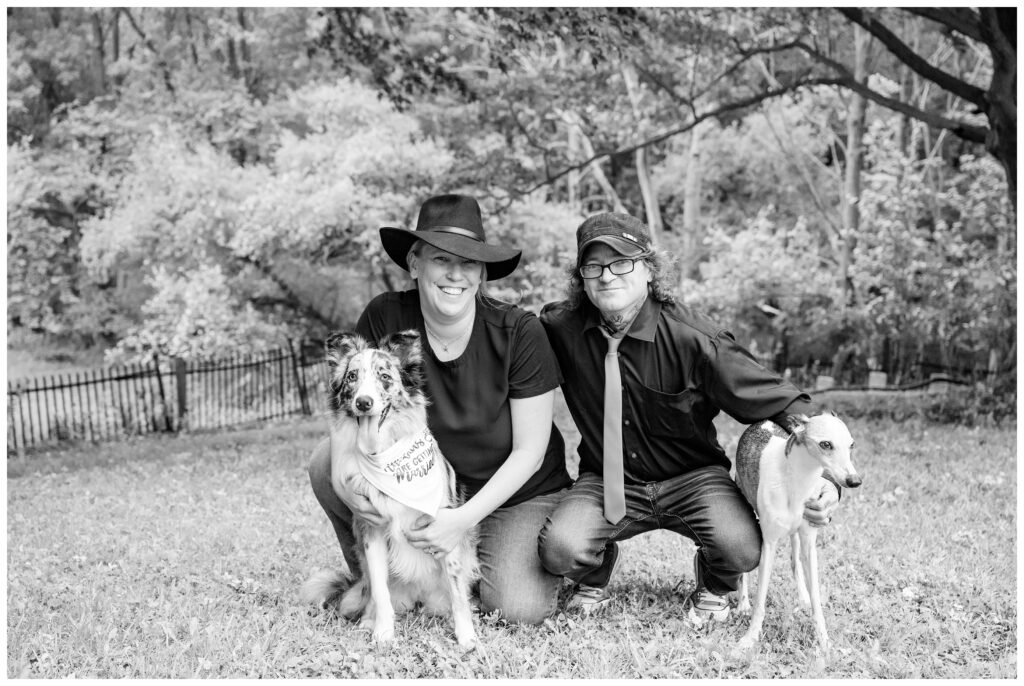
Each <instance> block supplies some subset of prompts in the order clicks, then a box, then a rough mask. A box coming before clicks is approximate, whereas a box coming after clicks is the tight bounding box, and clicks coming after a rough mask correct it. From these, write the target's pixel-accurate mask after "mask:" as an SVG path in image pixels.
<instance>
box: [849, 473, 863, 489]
mask: <svg viewBox="0 0 1024 686" xmlns="http://www.w3.org/2000/svg"><path fill="white" fill-rule="evenodd" d="M860 484H861V480H860V474H851V475H850V476H848V477H846V485H847V486H849V487H850V488H857V487H858V486H860Z"/></svg>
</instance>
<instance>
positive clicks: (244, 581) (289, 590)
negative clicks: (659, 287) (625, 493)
mask: <svg viewBox="0 0 1024 686" xmlns="http://www.w3.org/2000/svg"><path fill="white" fill-rule="evenodd" d="M850 424H851V429H852V431H853V433H854V436H855V438H856V439H857V442H858V446H859V448H858V454H857V456H856V457H857V466H858V468H859V470H860V472H861V474H862V475H863V477H864V479H865V483H864V486H863V487H862V488H860V489H859V490H847V491H846V492H845V494H844V498H843V502H842V505H841V509H840V511H839V513H838V514H837V516H836V518H835V520H834V522H833V524H832V526H831V527H829V528H828V530H827V531H826V532H824V533H823V534H822V535H821V536H819V539H818V540H819V546H820V551H819V553H820V555H819V559H820V562H821V566H822V578H823V596H824V598H825V616H826V621H827V623H828V625H829V630H830V634H831V636H832V639H833V643H834V646H833V648H832V650H831V651H830V652H829V653H828V654H825V655H819V654H817V652H816V651H815V648H814V639H813V630H812V627H811V623H810V618H809V616H808V614H807V613H806V612H805V611H803V610H794V611H790V610H788V609H787V608H788V607H790V602H789V600H790V598H792V597H793V584H792V577H791V575H790V573H789V569H788V564H785V563H784V560H781V559H780V563H779V564H777V565H776V569H777V572H776V574H775V577H774V578H773V588H772V592H771V594H770V596H769V608H768V617H767V619H766V621H765V626H764V632H763V637H762V641H761V643H760V644H759V646H758V649H757V651H756V652H755V653H754V654H753V655H752V656H749V657H747V658H733V657H731V656H730V654H729V651H730V648H731V647H732V645H733V644H734V643H735V641H736V640H737V639H738V638H739V637H740V636H741V635H742V633H743V631H744V630H745V628H746V623H747V620H746V618H745V617H735V618H732V619H730V620H729V621H728V622H726V623H724V624H722V625H716V626H711V627H705V628H702V629H697V628H695V627H693V626H692V625H690V624H689V623H688V622H687V621H686V619H685V617H684V615H683V613H682V612H681V610H680V600H681V598H682V595H681V593H685V592H688V591H689V590H690V589H691V588H692V586H693V579H692V570H691V560H692V547H691V546H690V544H689V543H688V542H686V541H685V539H682V538H680V537H678V536H675V535H673V534H669V533H667V532H655V533H654V534H649V535H646V536H641V537H638V538H635V539H632V540H631V541H627V542H626V543H624V544H623V545H622V558H621V562H620V565H619V567H618V569H617V571H616V575H615V578H614V579H613V581H612V591H613V592H614V594H615V595H616V601H615V602H614V603H613V605H612V607H611V608H610V609H609V611H608V612H606V613H605V614H604V615H602V616H600V617H599V618H593V619H590V620H586V621H583V620H581V619H579V618H577V617H567V616H565V615H559V616H557V617H555V618H553V619H552V620H550V621H549V623H548V625H546V626H542V627H518V626H509V625H506V624H503V623H502V622H500V621H497V620H495V619H494V618H492V617H478V618H477V619H476V622H477V626H478V632H479V635H480V638H481V642H482V649H481V650H478V651H476V652H472V653H469V654H466V655H463V654H461V653H460V651H459V650H458V648H457V646H456V644H455V642H454V639H453V636H452V632H451V628H450V623H449V621H448V620H447V619H446V618H442V619H436V618H425V617H422V616H418V615H414V616H406V617H403V618H401V619H400V620H399V622H398V625H397V628H398V641H397V643H396V645H395V646H394V647H391V648H378V647H376V646H374V645H373V643H372V641H371V640H370V637H369V634H368V632H367V631H363V630H360V629H358V628H356V626H355V625H354V624H350V623H347V622H345V621H343V620H338V619H337V618H334V617H332V616H330V615H328V614H326V613H320V614H317V613H315V612H314V613H311V612H310V609H309V608H307V607H304V606H301V605H300V604H299V603H298V601H297V599H296V593H297V589H298V587H299V585H300V584H301V582H302V581H303V580H304V579H305V578H306V577H307V576H308V575H309V573H310V572H311V571H312V570H313V569H315V568H318V567H327V566H337V565H340V564H341V554H340V551H339V550H338V548H337V543H336V541H335V539H334V535H333V533H332V532H331V530H330V527H329V525H328V522H327V519H326V517H325V516H324V515H323V514H322V512H321V511H320V508H319V506H318V505H317V503H316V501H315V500H314V498H313V495H312V493H311V491H310V489H309V484H308V480H307V477H306V473H305V465H306V459H307V456H308V455H309V452H310V450H311V449H312V447H313V445H314V444H315V443H316V441H317V440H318V439H319V438H320V437H321V436H322V435H323V422H322V421H320V420H305V421H300V422H294V423H288V424H275V425H272V426H268V427H264V428H261V429H248V430H238V431H233V432H229V433H218V434H196V435H188V436H181V437H172V436H166V437H152V438H145V439H137V440H132V441H129V442H124V443H113V444H104V445H84V446H78V447H73V448H70V449H64V450H61V451H54V452H49V453H38V454H30V455H29V457H28V459H27V460H25V461H24V462H22V461H19V460H17V459H11V460H9V461H8V482H7V498H8V504H7V515H8V519H7V575H8V576H7V663H8V676H9V677H47V678H59V677H67V676H71V675H74V676H76V677H103V678H118V677H131V678H144V677H156V678H160V677H176V678H187V677H242V678H245V677H249V678H255V677H263V678H278V677H309V676H325V677H326V676H335V677H364V678H372V677H406V678H414V677H415V678H420V677H425V678H445V677H456V678H458V677H473V678H492V677H501V678H534V677H554V678H559V677H572V678H602V677H607V678H615V677H626V678H630V677H644V678H648V677H680V678H693V677H702V678H737V677H757V678H776V677H867V678H872V677H873V678H908V677H921V678H933V677H942V678H983V677H1001V678H1014V677H1016V674H1017V667H1016V660H1017V654H1016V643H1017V629H1016V627H1017V610H1016V606H1017V604H1016V566H1015V565H1016V483H1017V480H1016V461H1015V443H1016V431H1015V428H1014V427H1012V426H1010V427H1006V428H1001V429H992V428H989V429H983V428H972V429H966V428H962V427H955V426H931V425H924V424H920V423H917V422H910V423H904V424H900V425H897V424H894V423H891V422H889V423H884V424H878V423H871V424H868V423H866V422H864V421H862V420H853V421H851V422H850ZM735 435H736V434H735V427H734V426H726V427H725V429H724V434H723V439H724V443H725V444H726V445H729V444H730V443H734V440H735ZM780 555H788V546H784V550H783V552H782V553H780ZM679 582H682V584H681V586H680V587H679V588H678V589H676V586H677V584H678V583H679Z"/></svg>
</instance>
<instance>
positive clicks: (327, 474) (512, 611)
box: [309, 439, 566, 624]
mask: <svg viewBox="0 0 1024 686" xmlns="http://www.w3.org/2000/svg"><path fill="white" fill-rule="evenodd" d="M309 480H310V483H311V484H312V486H313V493H314V495H316V499H317V501H318V502H319V503H320V506H321V507H323V509H324V512H326V513H327V519H328V520H330V522H331V526H332V527H334V533H335V535H336V536H337V537H338V543H340V544H341V552H342V555H344V557H345V562H347V563H348V567H349V569H350V570H351V571H352V573H353V574H355V575H359V574H360V570H359V558H358V556H357V555H356V553H355V545H356V542H355V534H353V533H352V512H351V511H350V510H349V509H348V508H347V507H346V506H345V504H344V503H343V502H342V501H341V499H340V498H338V495H337V494H336V493H335V492H334V487H333V486H332V485H331V454H330V439H324V440H323V441H321V442H320V444H319V445H317V447H316V448H315V449H314V450H313V456H312V458H311V460H310V463H309ZM565 492H566V491H565V490H564V489H563V490H562V491H559V492H556V493H549V494H547V495H540V496H535V497H533V498H531V499H530V500H527V501H525V502H522V503H519V504H518V505H513V506H511V507H499V508H498V509H497V510H495V511H494V512H492V513H491V514H490V515H488V516H487V517H485V518H484V519H483V521H481V522H480V524H479V525H478V526H477V531H478V535H479V545H478V547H477V556H478V557H479V559H480V573H481V578H480V610H481V611H482V612H484V613H490V612H494V611H495V610H497V611H498V612H499V613H500V615H501V616H502V617H503V618H504V619H506V620H508V621H510V622H520V623H523V624H540V623H541V622H543V621H544V619H545V618H547V617H549V616H550V615H552V614H554V612H555V610H556V607H557V602H558V591H559V588H560V587H561V584H562V579H561V577H560V576H556V575H554V574H550V573H548V572H547V571H546V570H545V569H544V567H543V566H542V565H541V562H540V553H539V550H538V546H537V537H538V534H539V533H540V529H541V527H542V526H543V525H544V522H545V521H546V520H547V519H548V517H549V516H550V515H551V513H552V512H553V511H554V510H555V507H556V506H557V505H558V503H559V501H560V500H561V498H562V495H563V494H564V493H565Z"/></svg>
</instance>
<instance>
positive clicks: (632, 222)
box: [576, 212, 651, 262]
mask: <svg viewBox="0 0 1024 686" xmlns="http://www.w3.org/2000/svg"><path fill="white" fill-rule="evenodd" d="M591 243H604V244H605V245H608V246H610V247H611V248H612V249H613V250H615V251H616V252H618V253H620V254H622V255H625V256H626V257H636V256H637V255H641V254H643V253H645V252H648V251H649V250H650V249H651V232H650V230H649V229H648V228H647V225H646V224H644V223H643V222H642V221H640V220H639V219H637V218H636V217H634V216H632V215H629V214H624V213H622V212H604V213H602V214H595V215H594V216H593V217H588V218H587V219H586V220H584V222H583V223H582V224H580V226H579V228H578V229H576V261H577V262H579V260H580V259H581V258H582V257H583V253H584V251H585V250H586V249H587V246H589V245H590V244H591Z"/></svg>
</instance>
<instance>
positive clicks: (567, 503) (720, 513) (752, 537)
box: [540, 466, 761, 595]
mask: <svg viewBox="0 0 1024 686" xmlns="http://www.w3.org/2000/svg"><path fill="white" fill-rule="evenodd" d="M655 529H668V530H669V531H675V532H676V533H678V534H682V535H683V536H686V537H687V538H689V539H692V540H693V541H694V542H695V543H696V544H697V545H698V546H699V550H698V554H697V564H698V565H699V566H700V575H701V579H702V581H703V582H704V585H705V586H706V587H707V589H708V590H709V591H711V592H712V593H716V594H718V595H724V594H726V593H728V592H729V591H735V590H736V588H737V586H738V585H739V578H740V574H742V573H744V572H749V571H751V570H753V569H755V568H756V567H757V564H758V561H759V560H760V556H761V529H760V527H759V526H758V524H757V520H756V518H755V516H754V510H753V508H751V507H750V504H749V503H748V502H747V500H746V498H745V497H744V496H743V494H742V493H741V492H740V489H739V488H738V487H737V486H736V483H735V482H734V481H733V480H732V479H731V478H730V477H729V472H728V471H727V470H726V469H725V468H724V467H720V466H711V467H703V468H701V469H697V470H694V471H692V472H689V473H687V474H683V475H682V476H677V477H673V478H671V479H667V480H665V481H654V482H650V483H646V484H641V485H630V484H626V516H625V517H623V518H622V520H621V521H620V522H618V523H617V524H609V523H608V520H606V519H605V518H604V486H603V483H602V480H601V477H600V476H598V475H597V474H593V473H590V472H584V473H581V474H580V477H579V479H577V481H576V483H575V484H573V485H572V487H571V488H570V489H569V492H568V493H566V495H565V497H564V498H562V502H561V504H560V505H559V506H558V509H556V510H555V512H554V513H553V514H552V515H551V517H550V518H549V519H548V522H547V524H546V525H545V526H544V530H543V531H542V532H541V535H540V546H541V560H542V561H543V563H544V567H545V568H546V569H547V570H548V571H549V572H551V573H552V574H556V575H560V576H565V577H568V578H569V579H571V580H573V581H575V582H577V583H584V584H587V585H590V586H601V587H603V586H606V585H607V584H608V581H609V577H610V576H611V572H612V570H611V568H610V567H611V564H609V562H611V561H613V556H612V555H609V556H608V558H607V560H606V556H605V552H606V550H609V549H610V548H611V547H612V546H613V545H614V542H615V541H624V540H626V539H628V538H632V537H633V536H636V535H637V534H642V533H644V532H645V531H653V530H655Z"/></svg>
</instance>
